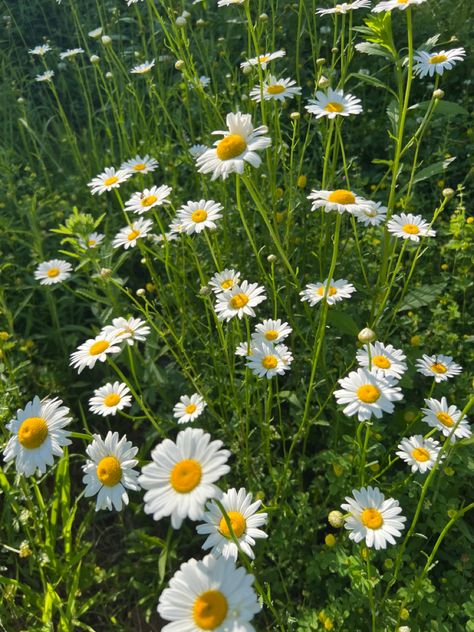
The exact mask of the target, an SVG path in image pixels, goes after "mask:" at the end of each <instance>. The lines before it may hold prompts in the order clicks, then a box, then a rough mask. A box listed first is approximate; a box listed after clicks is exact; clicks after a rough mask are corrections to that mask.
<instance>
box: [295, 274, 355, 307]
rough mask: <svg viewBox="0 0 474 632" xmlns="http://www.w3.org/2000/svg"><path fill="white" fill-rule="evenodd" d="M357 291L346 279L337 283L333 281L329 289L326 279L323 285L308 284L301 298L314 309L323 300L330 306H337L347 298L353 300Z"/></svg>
mask: <svg viewBox="0 0 474 632" xmlns="http://www.w3.org/2000/svg"><path fill="white" fill-rule="evenodd" d="M355 291H356V289H355V287H354V286H353V285H352V283H349V282H348V281H346V279H338V280H337V281H334V279H331V281H330V283H329V287H328V279H326V280H325V281H323V282H322V283H308V284H307V285H306V288H305V289H304V290H303V291H302V292H300V296H301V297H302V298H301V300H302V301H308V303H309V304H310V305H311V307H314V305H317V303H319V302H320V301H322V300H323V299H325V300H326V301H327V303H328V304H329V305H335V304H336V303H338V302H339V301H342V300H343V299H345V298H351V294H353V292H355Z"/></svg>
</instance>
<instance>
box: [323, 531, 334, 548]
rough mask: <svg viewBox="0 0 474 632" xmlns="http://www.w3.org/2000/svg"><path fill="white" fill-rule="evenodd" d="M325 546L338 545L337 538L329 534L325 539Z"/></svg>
mask: <svg viewBox="0 0 474 632" xmlns="http://www.w3.org/2000/svg"><path fill="white" fill-rule="evenodd" d="M324 544H325V545H326V546H334V545H335V544H336V538H335V537H334V536H333V534H332V533H328V534H327V536H326V537H325V538H324Z"/></svg>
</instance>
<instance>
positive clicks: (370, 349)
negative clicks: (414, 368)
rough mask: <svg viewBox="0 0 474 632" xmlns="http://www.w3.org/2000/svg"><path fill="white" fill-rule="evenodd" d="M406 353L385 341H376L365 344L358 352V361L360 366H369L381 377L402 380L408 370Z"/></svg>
mask: <svg viewBox="0 0 474 632" xmlns="http://www.w3.org/2000/svg"><path fill="white" fill-rule="evenodd" d="M405 360H406V355H405V354H404V353H403V351H402V350H401V349H395V347H393V346H392V345H385V344H384V343H383V342H378V341H376V342H374V343H370V344H369V345H365V346H364V347H363V348H362V349H360V350H359V351H358V352H357V362H358V363H359V364H360V366H362V367H365V368H369V366H370V370H371V371H372V373H374V374H375V375H378V376H380V377H389V378H394V379H395V380H400V379H401V377H402V375H403V374H404V373H405V371H406V370H407V368H408V367H407V364H406V362H405Z"/></svg>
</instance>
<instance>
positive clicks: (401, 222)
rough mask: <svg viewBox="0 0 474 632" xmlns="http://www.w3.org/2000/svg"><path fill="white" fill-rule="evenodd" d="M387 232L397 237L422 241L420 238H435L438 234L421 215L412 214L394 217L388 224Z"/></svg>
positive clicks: (401, 214)
mask: <svg viewBox="0 0 474 632" xmlns="http://www.w3.org/2000/svg"><path fill="white" fill-rule="evenodd" d="M387 230H388V232H389V233H392V235H395V237H401V238H402V239H411V240H412V241H417V242H418V241H420V237H434V236H435V235H436V232H435V231H434V230H431V229H430V225H429V224H428V222H426V221H425V220H424V219H423V218H422V216H421V215H413V214H412V213H400V215H392V217H391V219H389V221H388V222H387Z"/></svg>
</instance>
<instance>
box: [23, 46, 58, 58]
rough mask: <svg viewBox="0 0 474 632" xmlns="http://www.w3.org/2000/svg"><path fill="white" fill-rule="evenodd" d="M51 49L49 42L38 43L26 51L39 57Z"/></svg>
mask: <svg viewBox="0 0 474 632" xmlns="http://www.w3.org/2000/svg"><path fill="white" fill-rule="evenodd" d="M51 50H53V49H52V48H51V46H50V45H49V44H38V46H35V47H34V48H32V49H31V50H29V51H28V52H29V53H30V55H39V56H40V57H42V56H43V55H46V53H49V51H51Z"/></svg>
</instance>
